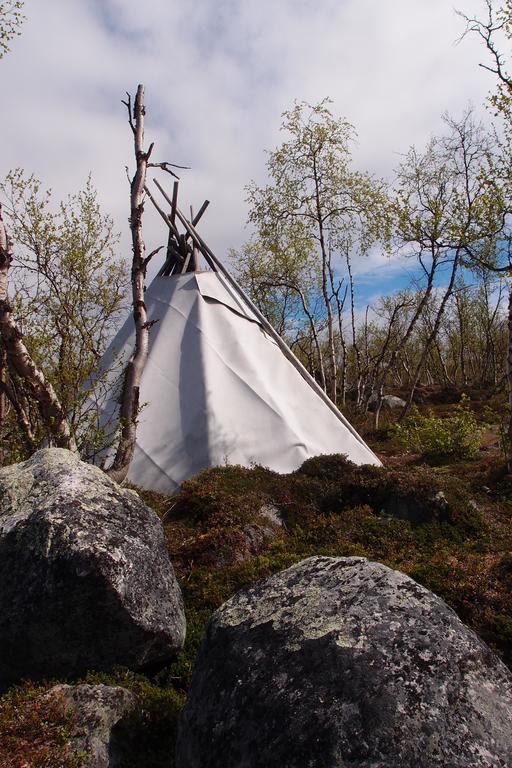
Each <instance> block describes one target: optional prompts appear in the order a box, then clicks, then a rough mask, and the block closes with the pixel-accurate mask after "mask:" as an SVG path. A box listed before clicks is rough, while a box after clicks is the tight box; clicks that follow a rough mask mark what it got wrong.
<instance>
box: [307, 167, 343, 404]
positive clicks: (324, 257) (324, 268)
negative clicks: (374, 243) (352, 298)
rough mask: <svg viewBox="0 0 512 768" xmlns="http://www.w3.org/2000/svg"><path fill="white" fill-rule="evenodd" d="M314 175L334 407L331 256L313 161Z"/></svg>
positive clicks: (334, 360)
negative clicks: (329, 289)
mask: <svg viewBox="0 0 512 768" xmlns="http://www.w3.org/2000/svg"><path fill="white" fill-rule="evenodd" d="M313 174H314V179H315V203H316V213H317V222H318V236H319V240H320V250H321V251H322V296H323V299H324V304H325V310H326V312H327V343H328V347H329V358H330V363H331V375H332V383H331V386H332V389H331V400H332V401H333V403H334V405H336V401H337V386H336V385H337V378H338V371H337V365H336V350H335V348H334V327H333V317H332V306H331V296H329V294H328V292H327V273H328V269H329V268H330V256H329V254H328V253H327V244H326V242H325V233H324V220H323V216H322V206H321V202H320V183H319V179H318V174H317V169H316V162H315V161H313Z"/></svg>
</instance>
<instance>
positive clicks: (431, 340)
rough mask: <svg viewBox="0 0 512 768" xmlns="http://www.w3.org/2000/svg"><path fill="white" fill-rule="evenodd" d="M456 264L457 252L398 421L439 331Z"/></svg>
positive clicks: (410, 399) (405, 414)
mask: <svg viewBox="0 0 512 768" xmlns="http://www.w3.org/2000/svg"><path fill="white" fill-rule="evenodd" d="M458 266H459V253H458V252H457V253H456V255H455V256H454V259H453V265H452V271H451V274H450V282H449V283H448V287H447V289H446V291H445V293H444V296H443V298H442V300H441V304H440V306H439V310H438V312H437V316H436V319H435V321H434V325H433V327H432V330H431V331H430V333H429V335H428V338H427V341H426V342H425V346H424V348H423V352H422V353H421V357H420V360H419V363H418V365H417V366H416V371H415V373H414V378H413V380H412V384H411V389H410V391H409V395H408V397H407V400H406V403H405V405H404V407H403V409H402V411H401V413H400V416H399V419H398V420H399V421H401V420H402V419H403V418H405V417H406V416H407V414H408V413H409V410H410V408H411V405H412V401H413V397H414V392H415V391H416V387H417V386H418V383H419V380H420V376H421V374H422V371H423V367H424V365H425V362H426V360H427V358H428V356H429V354H430V350H431V348H432V345H433V343H434V341H435V340H436V339H437V334H438V331H439V327H440V325H441V320H442V319H443V316H444V310H445V307H446V304H447V302H448V299H449V298H450V296H451V295H452V293H453V289H454V286H455V277H456V275H457V269H458Z"/></svg>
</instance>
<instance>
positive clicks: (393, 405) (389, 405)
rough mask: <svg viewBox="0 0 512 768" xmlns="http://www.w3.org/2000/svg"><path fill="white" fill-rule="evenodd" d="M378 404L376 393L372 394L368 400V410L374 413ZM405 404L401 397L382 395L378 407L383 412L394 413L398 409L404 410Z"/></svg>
mask: <svg viewBox="0 0 512 768" xmlns="http://www.w3.org/2000/svg"><path fill="white" fill-rule="evenodd" d="M378 404H379V396H378V395H377V394H376V393H373V395H370V397H369V399H368V410H369V411H376V410H377V406H378ZM405 404H406V403H405V400H402V398H401V397H397V396H396V395H384V396H383V397H382V401H381V404H380V407H381V408H383V409H384V410H386V409H387V410H389V411H396V410H398V409H399V408H404V406H405Z"/></svg>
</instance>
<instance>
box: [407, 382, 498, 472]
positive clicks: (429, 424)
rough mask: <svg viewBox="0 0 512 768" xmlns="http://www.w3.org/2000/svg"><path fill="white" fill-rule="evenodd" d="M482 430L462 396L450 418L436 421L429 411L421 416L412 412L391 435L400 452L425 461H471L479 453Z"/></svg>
mask: <svg viewBox="0 0 512 768" xmlns="http://www.w3.org/2000/svg"><path fill="white" fill-rule="evenodd" d="M483 431H484V427H483V426H482V425H481V424H479V423H478V422H477V420H476V418H475V415H474V413H473V411H472V410H471V407H470V403H469V399H468V398H467V396H465V395H463V396H462V398H461V400H460V403H459V404H458V405H457V406H456V407H455V413H454V414H453V416H448V417H446V418H439V417H438V416H435V415H434V413H433V412H432V411H429V413H428V414H427V415H426V416H422V415H421V414H420V413H419V411H418V409H414V410H413V411H412V413H411V415H410V416H409V417H408V418H407V419H406V420H405V421H404V423H403V424H397V425H396V426H395V435H396V437H397V438H398V441H399V442H400V443H401V445H402V446H403V448H405V450H408V451H412V452H414V453H420V454H421V455H422V456H424V457H425V458H427V459H430V460H433V461H436V460H439V459H454V460H458V459H472V458H474V457H475V456H476V455H477V454H478V451H479V449H480V445H481V439H482V434H483Z"/></svg>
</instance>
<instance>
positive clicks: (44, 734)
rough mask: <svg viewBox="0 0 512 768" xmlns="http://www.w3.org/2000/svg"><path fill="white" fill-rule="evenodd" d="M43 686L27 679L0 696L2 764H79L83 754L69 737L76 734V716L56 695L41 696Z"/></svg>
mask: <svg viewBox="0 0 512 768" xmlns="http://www.w3.org/2000/svg"><path fill="white" fill-rule="evenodd" d="M44 690H45V689H44V688H42V687H40V686H39V687H33V686H31V685H30V684H29V683H27V684H25V685H22V686H20V687H18V688H14V689H12V690H10V691H9V692H8V693H6V694H4V695H3V696H2V697H0V765H1V766H2V768H29V766H30V768H56V766H58V768H79V766H81V765H83V764H84V759H85V758H86V755H84V754H83V753H82V754H77V753H75V752H74V751H73V750H72V748H71V746H70V744H69V741H70V739H72V738H73V737H76V736H80V735H81V732H80V730H79V728H78V726H77V722H76V717H75V715H73V714H72V712H71V711H70V710H69V709H68V708H67V707H66V706H65V704H64V702H63V701H62V700H61V699H60V698H59V697H58V696H52V697H51V698H43V697H42V694H43V693H44Z"/></svg>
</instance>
